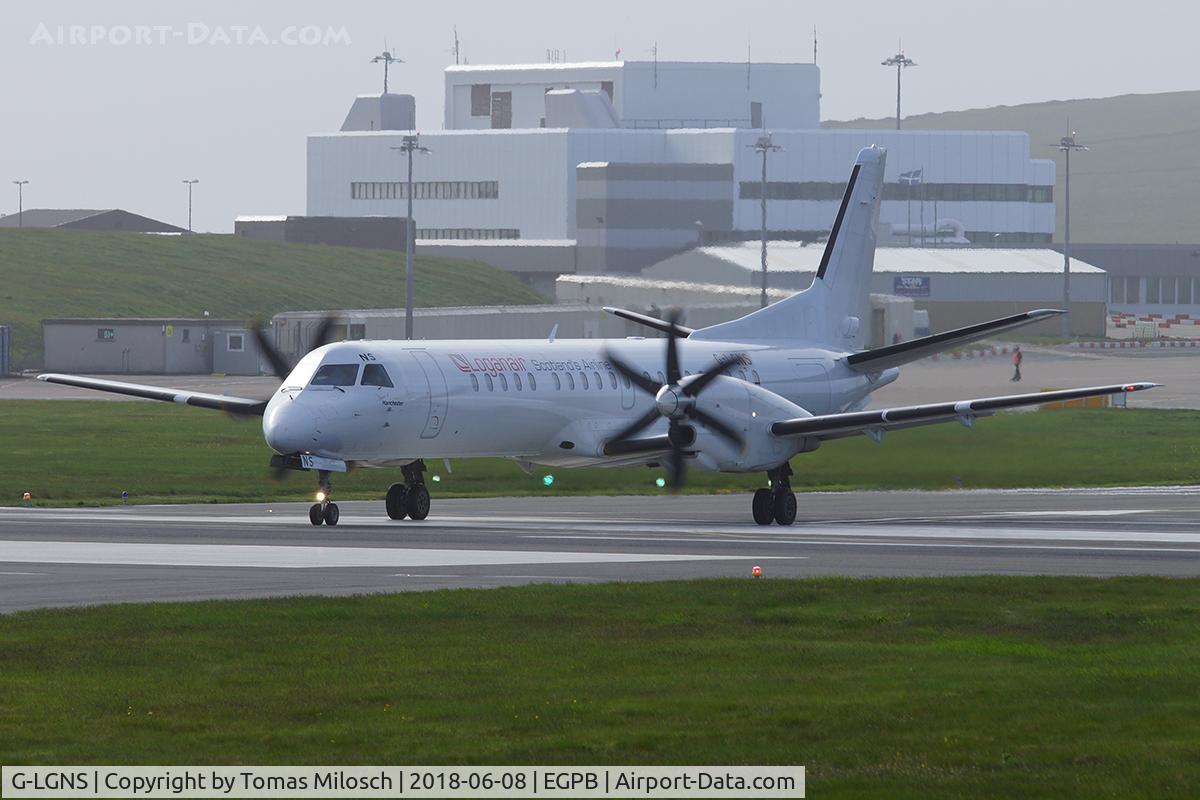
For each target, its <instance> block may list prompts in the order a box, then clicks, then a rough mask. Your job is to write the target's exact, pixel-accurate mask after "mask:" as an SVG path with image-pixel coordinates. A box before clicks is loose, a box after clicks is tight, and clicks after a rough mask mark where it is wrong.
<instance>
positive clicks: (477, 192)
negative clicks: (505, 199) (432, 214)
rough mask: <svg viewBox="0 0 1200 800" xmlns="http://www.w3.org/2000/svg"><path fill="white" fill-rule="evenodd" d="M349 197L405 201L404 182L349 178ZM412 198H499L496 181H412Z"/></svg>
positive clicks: (406, 187)
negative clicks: (350, 180) (351, 179)
mask: <svg viewBox="0 0 1200 800" xmlns="http://www.w3.org/2000/svg"><path fill="white" fill-rule="evenodd" d="M350 199H351V200H407V199H408V183H407V181H352V182H351V183H350ZM413 199H415V200H499V199H500V181H413Z"/></svg>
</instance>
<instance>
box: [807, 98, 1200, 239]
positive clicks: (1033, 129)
mask: <svg viewBox="0 0 1200 800" xmlns="http://www.w3.org/2000/svg"><path fill="white" fill-rule="evenodd" d="M1068 119H1069V120H1070V126H1071V128H1073V129H1075V130H1077V131H1078V132H1079V141H1080V142H1082V143H1085V144H1087V145H1088V146H1090V147H1091V151H1090V152H1087V153H1080V154H1079V155H1077V156H1076V157H1075V158H1073V159H1072V161H1071V189H1072V191H1071V211H1072V215H1071V238H1072V239H1073V240H1074V241H1077V242H1129V243H1162V242H1200V222H1198V221H1197V218H1196V215H1195V213H1194V212H1193V208H1194V206H1195V196H1196V194H1195V185H1196V181H1197V179H1198V178H1200V150H1197V148H1196V147H1195V142H1196V138H1197V136H1198V135H1200V91H1191V92H1168V93H1163V94H1132V95H1122V96H1119V97H1102V98H1091V99H1082V100H1064V101H1057V100H1056V101H1051V102H1046V103H1028V104H1024V105H1017V106H997V107H994V108H974V109H969V110H965V111H947V112H943V113H940V114H918V115H915V116H911V117H906V118H905V119H904V127H905V129H906V130H919V129H929V130H982V131H1025V132H1027V133H1028V134H1029V148H1030V157H1032V158H1054V159H1057V160H1058V170H1057V173H1056V174H1057V179H1058V184H1057V185H1056V186H1055V187H1054V199H1055V207H1056V210H1057V213H1058V223H1057V226H1056V228H1055V230H1056V231H1058V233H1057V234H1056V240H1057V239H1061V236H1062V231H1063V215H1064V213H1065V209H1066V205H1065V204H1064V203H1063V197H1064V191H1065V179H1066V172H1065V170H1064V169H1063V161H1062V156H1061V154H1059V153H1058V152H1057V151H1056V150H1055V149H1054V148H1053V147H1051V146H1050V145H1051V144H1056V143H1057V142H1058V140H1059V139H1060V138H1061V137H1063V136H1065V135H1066V134H1067V124H1068V123H1067V120H1068ZM822 126H823V127H829V128H832V127H839V128H892V127H894V126H895V117H886V118H883V119H856V120H849V121H845V122H824V123H822ZM914 213H915V212H914Z"/></svg>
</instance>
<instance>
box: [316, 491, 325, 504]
mask: <svg viewBox="0 0 1200 800" xmlns="http://www.w3.org/2000/svg"><path fill="white" fill-rule="evenodd" d="M317 502H318V503H324V502H325V493H324V492H317Z"/></svg>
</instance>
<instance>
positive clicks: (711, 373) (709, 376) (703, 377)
mask: <svg viewBox="0 0 1200 800" xmlns="http://www.w3.org/2000/svg"><path fill="white" fill-rule="evenodd" d="M728 368H729V363H728V362H726V361H714V362H713V364H712V366H710V367H709V368H708V369H706V370H704V372H702V373H700V375H699V377H697V378H696V379H695V380H693V381H688V384H687V386H682V387H680V388H681V389H683V393H684V394H686V395H687V396H688V397H695V396H696V395H698V394H700V392H702V391H704V387H705V386H708V385H709V384H710V383H712V382H713V381H715V380H716V379H717V376H718V375H720V374H721V373H722V372H724V371H725V370H726V369H728Z"/></svg>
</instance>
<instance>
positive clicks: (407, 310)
mask: <svg viewBox="0 0 1200 800" xmlns="http://www.w3.org/2000/svg"><path fill="white" fill-rule="evenodd" d="M400 141H401V144H400V146H399V147H393V148H392V149H393V150H399V151H400V152H402V153H405V154H407V155H408V184H407V192H406V194H407V195H408V216H407V217H406V218H405V220H404V227H405V230H404V287H405V290H404V338H405V339H412V338H413V239H415V238H416V235H417V229H416V227H415V226H414V225H413V218H412V212H413V152H414V151H416V152H418V153H428V152H429V148H428V147H422V146H421V145H420V144H419V143H418V141H417V135H416V134H415V133H414V134H408V135H406V136H404V137H403V138H401V140H400Z"/></svg>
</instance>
